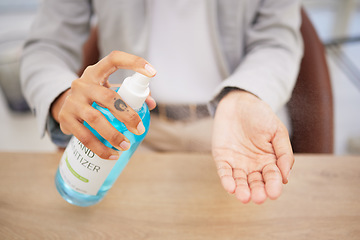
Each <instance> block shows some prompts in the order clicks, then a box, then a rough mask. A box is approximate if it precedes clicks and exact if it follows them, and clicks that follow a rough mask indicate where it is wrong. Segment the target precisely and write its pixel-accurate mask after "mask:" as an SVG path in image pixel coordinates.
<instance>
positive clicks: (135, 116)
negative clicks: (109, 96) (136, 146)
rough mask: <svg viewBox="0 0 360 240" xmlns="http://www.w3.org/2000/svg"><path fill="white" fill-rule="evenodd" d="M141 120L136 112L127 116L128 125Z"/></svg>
mask: <svg viewBox="0 0 360 240" xmlns="http://www.w3.org/2000/svg"><path fill="white" fill-rule="evenodd" d="M139 120H140V117H139V115H138V114H137V113H136V112H133V111H132V112H129V114H128V115H127V119H126V121H127V122H128V123H138V122H139Z"/></svg>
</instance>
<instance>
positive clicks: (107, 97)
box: [102, 88, 116, 102]
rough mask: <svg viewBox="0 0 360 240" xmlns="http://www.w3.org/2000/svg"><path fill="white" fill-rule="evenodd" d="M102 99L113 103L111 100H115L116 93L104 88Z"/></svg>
mask: <svg viewBox="0 0 360 240" xmlns="http://www.w3.org/2000/svg"><path fill="white" fill-rule="evenodd" d="M102 98H103V99H104V101H106V102H110V101H113V99H114V98H116V92H115V91H113V90H110V89H108V88H104V91H103V93H102Z"/></svg>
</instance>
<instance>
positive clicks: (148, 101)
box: [145, 96, 156, 110]
mask: <svg viewBox="0 0 360 240" xmlns="http://www.w3.org/2000/svg"><path fill="white" fill-rule="evenodd" d="M145 102H146V104H147V105H148V107H149V110H153V109H154V108H155V107H156V102H155V99H154V98H153V97H151V96H148V97H147V98H146V100H145Z"/></svg>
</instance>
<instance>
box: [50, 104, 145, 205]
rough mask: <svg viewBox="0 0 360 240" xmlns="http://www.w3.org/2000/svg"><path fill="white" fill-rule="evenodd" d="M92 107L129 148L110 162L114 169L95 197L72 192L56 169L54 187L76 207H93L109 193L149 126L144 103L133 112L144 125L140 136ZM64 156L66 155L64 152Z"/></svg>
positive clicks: (106, 142)
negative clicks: (126, 140)
mask: <svg viewBox="0 0 360 240" xmlns="http://www.w3.org/2000/svg"><path fill="white" fill-rule="evenodd" d="M92 106H93V107H94V108H95V109H97V110H99V111H100V112H101V113H102V114H103V115H104V116H105V117H106V119H107V120H108V121H109V122H110V123H111V124H112V125H113V126H114V127H115V128H116V129H117V130H118V131H119V132H121V133H122V134H123V135H125V137H126V138H127V139H129V141H130V144H131V146H130V148H129V149H128V150H126V151H122V152H120V157H119V159H118V160H112V161H116V163H115V165H114V167H113V168H112V169H111V171H110V173H109V175H108V176H107V177H106V179H105V181H104V182H103V184H102V185H101V187H100V189H99V190H98V192H97V194H96V195H90V194H85V193H81V192H79V191H76V190H74V187H71V186H70V185H69V184H67V183H66V181H64V179H63V177H62V174H61V173H60V171H61V170H60V167H59V168H58V170H57V172H56V176H55V185H56V188H57V190H58V192H59V193H60V195H61V196H62V197H63V198H64V199H65V200H66V201H68V202H69V203H71V204H74V205H77V206H82V207H87V206H91V205H94V204H96V203H98V202H100V201H101V200H102V199H103V198H104V196H105V195H106V193H107V192H108V191H109V189H110V188H111V187H112V185H113V184H114V183H115V181H116V179H117V178H118V177H119V175H120V173H121V172H122V171H123V169H124V168H125V166H126V165H127V163H128V162H129V160H130V158H131V156H132V155H133V154H134V152H135V150H136V149H137V147H138V146H139V145H140V143H141V142H142V141H143V140H144V138H145V136H146V134H147V132H148V129H149V126H150V112H149V108H148V106H147V104H146V103H143V105H142V106H141V108H140V109H138V110H135V111H136V112H137V113H138V114H139V116H140V118H141V120H142V122H143V124H144V127H145V132H144V133H143V134H142V135H136V134H133V133H131V132H130V131H129V130H127V128H126V126H125V125H124V124H123V123H122V122H120V121H119V120H118V119H116V118H115V117H114V115H112V113H111V112H110V111H109V110H108V109H106V108H103V107H100V106H99V105H98V104H96V103H93V105H92ZM84 125H85V126H86V127H87V128H88V129H89V130H90V131H91V132H92V133H93V134H94V135H95V136H96V137H97V138H98V139H99V140H100V141H101V142H102V143H103V144H104V145H105V146H107V147H110V148H112V149H115V150H117V149H116V148H114V147H113V146H111V144H110V143H109V142H108V141H107V140H105V139H104V138H103V137H102V136H100V134H99V133H97V132H96V131H95V130H94V129H93V128H92V127H91V126H90V125H89V124H87V123H86V122H84ZM73 138H74V137H73ZM68 147H69V146H68ZM117 151H118V150H117ZM64 154H66V152H65V153H64ZM63 157H64V156H63ZM66 161H67V160H66ZM68 164H69V163H68ZM69 168H70V169H71V167H70V166H69ZM74 174H75V175H76V173H74Z"/></svg>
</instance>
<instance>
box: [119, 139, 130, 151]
mask: <svg viewBox="0 0 360 240" xmlns="http://www.w3.org/2000/svg"><path fill="white" fill-rule="evenodd" d="M120 147H121V149H122V150H124V151H125V150H128V149H129V148H130V143H128V142H126V141H122V142H121V143H120Z"/></svg>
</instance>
